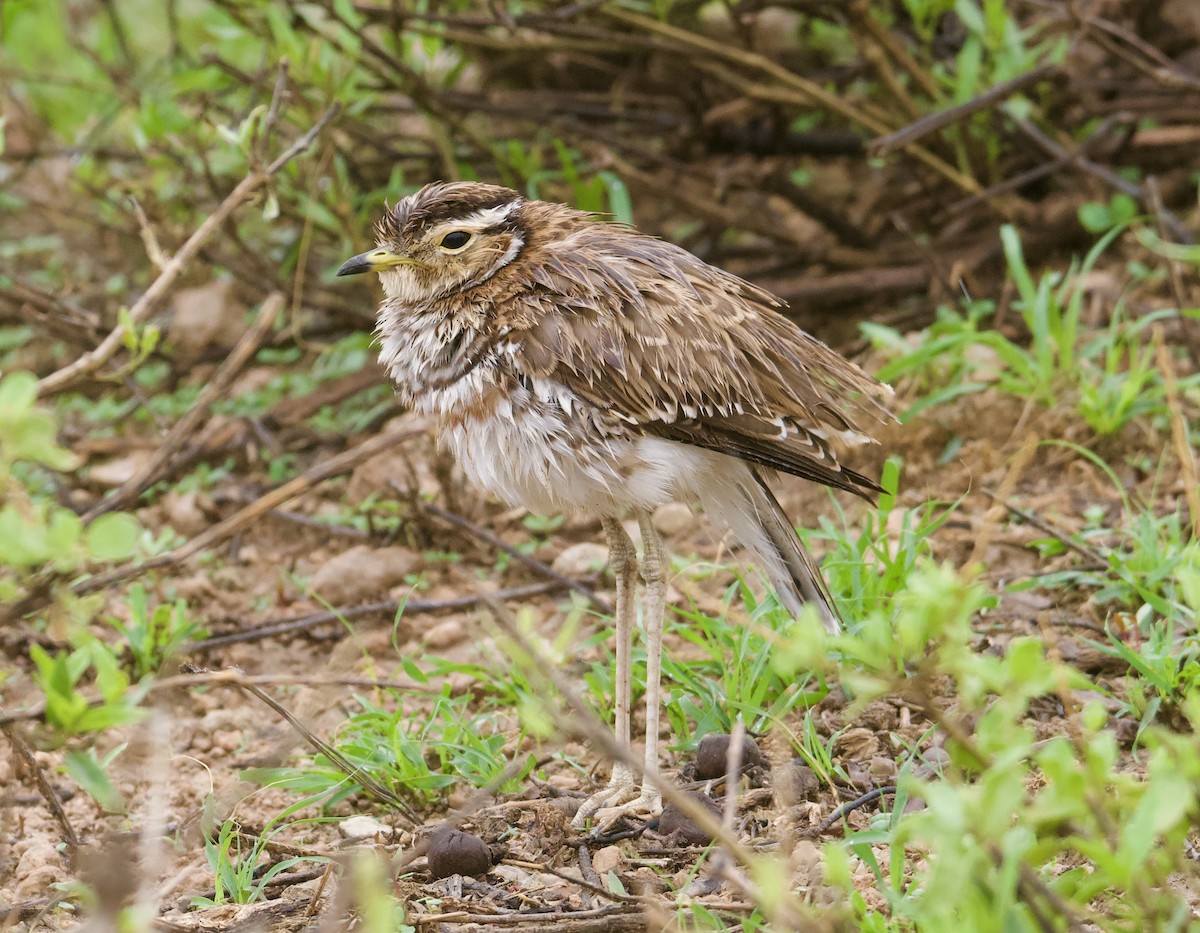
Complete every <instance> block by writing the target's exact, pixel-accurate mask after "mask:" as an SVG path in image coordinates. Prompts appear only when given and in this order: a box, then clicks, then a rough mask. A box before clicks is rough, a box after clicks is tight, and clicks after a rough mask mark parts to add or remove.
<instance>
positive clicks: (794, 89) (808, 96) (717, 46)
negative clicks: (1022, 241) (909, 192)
mask: <svg viewBox="0 0 1200 933" xmlns="http://www.w3.org/2000/svg"><path fill="white" fill-rule="evenodd" d="M602 12H603V13H604V14H605V15H607V16H611V17H612V18H613V19H616V20H619V21H620V22H623V23H626V24H628V25H630V26H633V27H635V28H637V29H641V30H643V31H645V32H649V33H653V34H655V35H660V36H663V37H664V38H667V39H670V40H673V41H674V42H675V43H677V44H678V45H680V46H681V47H684V48H690V49H700V50H701V51H703V52H705V53H707V54H709V55H711V56H714V57H715V58H718V59H723V60H725V61H729V62H735V63H737V64H739V65H741V66H743V67H747V68H753V69H754V70H756V71H759V72H761V73H764V74H766V75H769V76H770V77H772V78H774V79H775V81H777V82H778V85H777V86H776V87H773V88H768V87H766V86H757V89H758V90H759V91H761V92H764V93H773V92H775V91H783V92H784V93H785V94H786V95H787V96H788V97H789V98H791V99H792V100H793V102H794V103H800V104H804V105H807V106H811V105H813V104H818V105H820V106H822V107H824V108H825V109H827V110H828V111H830V112H831V113H836V114H838V115H839V116H841V117H843V118H845V119H847V120H850V121H852V122H854V123H857V124H859V125H860V126H864V127H866V128H867V129H869V130H871V132H873V133H884V132H887V131H888V130H890V129H891V127H888V126H886V125H884V124H883V123H882V122H881V121H880V120H877V119H875V118H874V117H872V116H870V115H869V114H867V113H865V112H863V111H862V110H858V109H856V108H854V107H852V106H850V105H849V104H848V103H846V102H845V101H844V100H843V99H842V98H841V97H839V96H838V95H837V94H835V93H834V92H832V91H829V90H826V89H825V88H824V87H823V86H822V85H820V84H818V83H817V82H815V81H809V80H808V79H807V78H802V77H801V76H800V75H797V74H795V73H793V72H791V71H788V70H787V69H786V68H784V67H783V66H782V65H780V64H778V63H777V62H774V61H772V60H771V59H769V58H766V57H765V56H762V55H759V54H757V53H756V52H747V51H745V50H744V49H739V48H735V47H732V46H729V45H727V44H725V43H722V42H718V41H716V40H714V39H709V38H707V37H705V36H700V35H696V34H695V33H692V32H688V31H687V30H686V29H680V28H678V27H676V26H671V25H669V24H667V23H660V22H658V21H657V20H654V19H651V18H650V17H648V16H642V15H641V14H640V13H634V12H631V11H629V10H625V9H623V8H621V7H618V6H615V5H606V6H605V7H603V9H602ZM904 151H905V152H906V153H908V154H909V155H911V156H912V157H913V158H915V159H916V160H917V161H919V162H921V163H922V164H924V165H925V166H927V167H928V168H931V169H933V171H935V172H937V173H938V174H939V175H941V176H942V177H943V178H945V179H947V180H948V181H950V182H951V183H953V184H954V185H957V186H958V187H959V188H962V190H964V191H967V192H969V193H972V194H974V193H977V192H978V191H980V190H981V186H980V184H979V183H978V182H977V181H976V180H975V179H974V178H971V177H970V176H968V175H964V174H963V173H962V172H960V171H958V169H956V168H955V167H954V166H952V165H950V164H949V163H948V162H946V161H944V160H943V159H941V158H939V157H938V156H936V155H934V154H933V153H932V152H930V151H929V150H928V149H926V148H924V147H923V146H920V145H917V144H915V143H909V144H907V145H906V146H904Z"/></svg>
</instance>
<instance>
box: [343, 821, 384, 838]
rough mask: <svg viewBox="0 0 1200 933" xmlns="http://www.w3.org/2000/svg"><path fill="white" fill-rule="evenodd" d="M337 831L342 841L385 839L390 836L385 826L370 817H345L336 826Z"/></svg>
mask: <svg viewBox="0 0 1200 933" xmlns="http://www.w3.org/2000/svg"><path fill="white" fill-rule="evenodd" d="M337 831H338V835H339V836H341V837H342V838H343V839H377V838H380V837H383V838H385V839H386V838H388V837H390V836H391V834H392V831H391V830H390V829H389V828H388V827H387V826H384V825H383V823H381V822H379V820H377V819H375V818H374V817H370V816H350V817H347V818H346V819H344V820H342V821H341V822H340V823H338V824H337Z"/></svg>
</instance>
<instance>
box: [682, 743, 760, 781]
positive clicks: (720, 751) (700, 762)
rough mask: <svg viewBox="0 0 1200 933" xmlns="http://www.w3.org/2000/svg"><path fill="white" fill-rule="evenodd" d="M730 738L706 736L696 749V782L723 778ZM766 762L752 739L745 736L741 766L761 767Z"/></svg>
mask: <svg viewBox="0 0 1200 933" xmlns="http://www.w3.org/2000/svg"><path fill="white" fill-rule="evenodd" d="M732 738H733V737H732V736H729V735H725V734H723V733H715V734H712V735H706V736H705V737H704V738H702V739H701V740H700V745H699V746H698V747H697V748H696V780H697V781H711V780H712V779H713V778H719V777H724V776H725V766H726V764H727V759H728V756H729V743H730V741H731V740H732ZM766 763H767V760H766V759H765V758H764V757H763V753H762V752H761V751H760V750H759V747H758V745H757V744H755V742H754V739H752V738H750V736H746V738H745V740H744V741H743V742H742V766H743V767H745V766H746V765H755V766H759V767H761V766H762V765H765V764H766Z"/></svg>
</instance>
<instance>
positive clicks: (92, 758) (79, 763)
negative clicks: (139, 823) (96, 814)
mask: <svg viewBox="0 0 1200 933" xmlns="http://www.w3.org/2000/svg"><path fill="white" fill-rule="evenodd" d="M64 765H65V767H66V769H67V774H69V775H71V777H72V778H74V779H75V783H76V784H78V785H79V786H80V787H82V788H83V789H84V790H85V791H86V792H87V793H88V795H89V796H90V797H92V799H94V800H95V801H96V802H97V803H98V804H100V806H102V807H103V808H104V809H105V810H107V811H108V812H109V813H120V812H122V811H123V810H124V809H125V800H124V798H123V797H122V796H121V792H120V791H119V790H117V789H116V787H114V786H113V783H112V781H111V780H109V777H108V773H107V772H106V771H105V770H104V768H103V766H102V765H101V764H100V761H99V760H98V759H97V758H96V752H95V750H94V749H90V748H89V749H88V750H87V751H86V752H69V753H68V754H67V757H66V761H65V762H64Z"/></svg>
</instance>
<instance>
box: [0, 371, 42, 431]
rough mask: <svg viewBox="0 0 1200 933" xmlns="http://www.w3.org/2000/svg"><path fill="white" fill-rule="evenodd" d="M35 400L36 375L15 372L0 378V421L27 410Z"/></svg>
mask: <svg viewBox="0 0 1200 933" xmlns="http://www.w3.org/2000/svg"><path fill="white" fill-rule="evenodd" d="M36 400H37V377H36V376H34V374H33V373H27V372H15V373H10V374H9V375H7V376H5V377H4V378H3V379H0V423H2V422H3V421H8V420H9V419H10V418H12V417H13V416H14V415H17V414H20V413H23V412H26V411H29V409H31V408H32V407H33V403H34V402H35V401H36Z"/></svg>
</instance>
